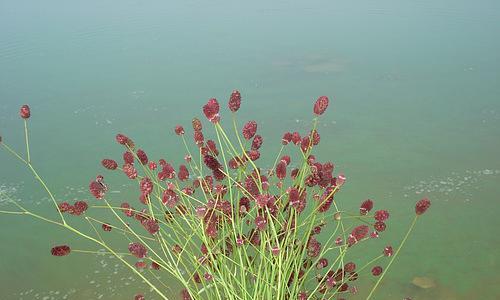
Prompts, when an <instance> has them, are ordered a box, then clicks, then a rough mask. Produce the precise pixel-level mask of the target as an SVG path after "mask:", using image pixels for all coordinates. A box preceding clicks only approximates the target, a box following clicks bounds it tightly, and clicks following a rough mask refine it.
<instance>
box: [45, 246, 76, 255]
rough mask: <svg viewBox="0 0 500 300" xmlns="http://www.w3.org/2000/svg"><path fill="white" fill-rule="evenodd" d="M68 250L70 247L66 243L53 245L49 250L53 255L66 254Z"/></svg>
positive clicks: (69, 250)
mask: <svg viewBox="0 0 500 300" xmlns="http://www.w3.org/2000/svg"><path fill="white" fill-rule="evenodd" d="M70 252H71V248H70V247H69V246H68V245H61V246H55V247H52V249H51V250H50V253H52V255H53V256H66V255H68V254H69V253H70Z"/></svg>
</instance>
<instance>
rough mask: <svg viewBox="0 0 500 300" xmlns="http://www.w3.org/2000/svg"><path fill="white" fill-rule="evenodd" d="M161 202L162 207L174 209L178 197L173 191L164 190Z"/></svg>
mask: <svg viewBox="0 0 500 300" xmlns="http://www.w3.org/2000/svg"><path fill="white" fill-rule="evenodd" d="M162 202H163V204H164V205H166V206H168V207H170V208H174V207H175V205H177V202H179V196H178V195H177V194H176V193H175V191H174V190H164V191H163V196H162Z"/></svg>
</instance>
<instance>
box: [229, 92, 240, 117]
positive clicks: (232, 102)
mask: <svg viewBox="0 0 500 300" xmlns="http://www.w3.org/2000/svg"><path fill="white" fill-rule="evenodd" d="M240 105H241V94H240V92H239V91H237V90H234V91H233V92H232V93H231V96H230V97H229V103H228V104H227V106H228V107H229V110H230V111H232V112H237V111H238V110H239V109H240Z"/></svg>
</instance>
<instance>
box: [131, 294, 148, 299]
mask: <svg viewBox="0 0 500 300" xmlns="http://www.w3.org/2000/svg"><path fill="white" fill-rule="evenodd" d="M134 300H146V298H145V297H144V296H143V295H141V294H137V295H135V297H134Z"/></svg>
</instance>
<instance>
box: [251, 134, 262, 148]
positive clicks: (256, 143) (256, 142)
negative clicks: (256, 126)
mask: <svg viewBox="0 0 500 300" xmlns="http://www.w3.org/2000/svg"><path fill="white" fill-rule="evenodd" d="M263 142H264V139H263V138H262V136H260V135H259V134H256V135H255V136H254V138H253V141H252V150H259V149H260V147H261V146H262V143H263Z"/></svg>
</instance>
